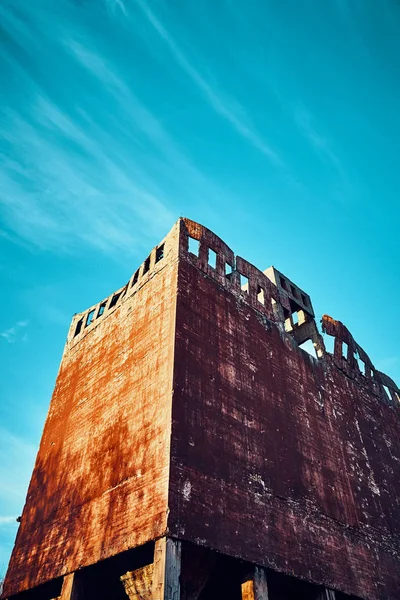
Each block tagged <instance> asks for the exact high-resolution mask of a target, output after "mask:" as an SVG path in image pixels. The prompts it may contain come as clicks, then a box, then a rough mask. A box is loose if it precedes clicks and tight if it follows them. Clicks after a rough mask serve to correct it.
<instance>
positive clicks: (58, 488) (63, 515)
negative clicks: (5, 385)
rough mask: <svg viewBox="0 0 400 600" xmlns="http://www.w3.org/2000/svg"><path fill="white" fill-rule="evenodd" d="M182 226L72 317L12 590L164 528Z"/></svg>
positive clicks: (8, 587)
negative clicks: (124, 279) (114, 289)
mask: <svg viewBox="0 0 400 600" xmlns="http://www.w3.org/2000/svg"><path fill="white" fill-rule="evenodd" d="M177 235H178V226H175V227H174V229H173V230H172V232H171V233H170V234H169V235H168V236H167V238H166V239H165V240H164V247H163V248H161V247H160V246H159V248H158V249H154V250H153V252H152V254H151V255H150V260H149V261H148V262H146V261H145V262H144V264H143V265H142V267H141V268H140V271H138V273H137V274H135V275H134V276H133V277H132V278H131V280H130V282H129V284H128V286H125V287H124V288H122V290H120V291H119V292H120V295H119V296H118V294H113V295H112V296H110V298H109V299H107V300H106V301H105V302H103V303H99V305H98V306H97V309H96V310H97V313H96V314H93V313H92V309H93V307H92V308H91V309H90V310H89V311H85V313H83V314H81V315H76V316H75V317H74V319H73V322H72V325H71V329H70V333H69V336H68V342H67V345H66V348H65V352H64V357H63V360H62V364H61V367H60V371H59V374H58V377H57V382H56V387H55V390H54V395H53V398H52V401H51V406H50V411H49V414H48V417H47V421H46V425H45V428H44V433H43V437H42V440H41V444H40V450H39V453H38V457H37V461H36V465H35V469H34V473H33V477H32V480H31V483H30V486H29V491H28V495H27V501H26V505H25V508H24V511H23V515H22V521H21V525H20V529H19V532H18V536H17V540H16V545H15V548H14V552H13V554H12V558H11V562H10V566H9V570H8V573H7V577H6V581H5V589H4V595H5V596H10V595H13V594H16V593H17V592H20V591H21V590H25V589H27V588H30V587H33V586H36V585H38V584H40V583H42V582H45V581H48V580H50V579H52V578H54V577H58V576H60V575H62V574H65V573H68V572H71V571H73V570H76V569H78V568H80V567H82V566H85V565H89V564H91V563H95V562H96V561H98V560H100V559H103V558H106V557H109V556H112V555H115V554H117V553H119V552H121V551H123V550H126V549H128V548H131V547H133V546H136V545H139V544H142V543H144V542H146V541H147V540H150V539H154V538H156V537H157V536H160V535H162V534H164V532H165V530H166V519H167V496H168V474H169V443H170V422H171V398H172V373H173V347H174V330H175V307H176V280H177V257H178V253H177V248H178V238H177ZM160 250H163V256H161V258H160ZM161 254H162V252H161ZM147 269H148V270H147ZM146 271H147V272H146ZM117 296H118V297H117ZM115 298H117V299H116V300H115ZM101 304H104V306H103V308H102V309H100V306H101ZM96 316H97V318H95V317H96ZM92 319H93V320H92ZM79 323H80V326H79ZM86 323H89V324H88V325H87V326H86ZM77 332H78V333H77Z"/></svg>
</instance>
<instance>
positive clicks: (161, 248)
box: [156, 244, 164, 263]
mask: <svg viewBox="0 0 400 600" xmlns="http://www.w3.org/2000/svg"><path fill="white" fill-rule="evenodd" d="M163 258H164V244H161V246H159V247H158V248H157V249H156V263H158V262H159V261H160V260H162V259H163Z"/></svg>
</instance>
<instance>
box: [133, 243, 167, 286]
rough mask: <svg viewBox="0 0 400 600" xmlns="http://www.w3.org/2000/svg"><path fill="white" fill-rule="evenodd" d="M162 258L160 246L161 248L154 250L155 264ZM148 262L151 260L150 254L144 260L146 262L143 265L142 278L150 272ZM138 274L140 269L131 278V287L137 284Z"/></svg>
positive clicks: (162, 250)
mask: <svg viewBox="0 0 400 600" xmlns="http://www.w3.org/2000/svg"><path fill="white" fill-rule="evenodd" d="M163 258H164V244H161V246H159V247H158V248H156V259H155V263H158V262H160V260H162V259H163ZM150 260H151V254H150V255H149V256H148V257H147V258H146V260H145V261H144V263H143V270H142V276H143V275H146V273H147V272H148V271H149V270H150ZM139 272H140V268H139V269H138V270H137V271H136V273H135V274H134V276H133V279H132V287H133V286H134V285H135V284H136V283H137V282H138V279H139Z"/></svg>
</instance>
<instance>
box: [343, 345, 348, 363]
mask: <svg viewBox="0 0 400 600" xmlns="http://www.w3.org/2000/svg"><path fill="white" fill-rule="evenodd" d="M348 357H349V346H348V345H347V344H346V342H342V358H344V360H347V359H348Z"/></svg>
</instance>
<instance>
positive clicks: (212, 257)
mask: <svg viewBox="0 0 400 600" xmlns="http://www.w3.org/2000/svg"><path fill="white" fill-rule="evenodd" d="M188 250H189V252H190V253H191V254H194V255H195V256H197V257H198V256H199V250H200V241H199V240H195V239H194V238H192V237H190V236H189V244H188ZM208 265H209V266H210V267H211V268H212V269H216V268H217V253H216V252H215V251H214V250H212V249H211V248H209V249H208ZM232 274H233V266H232V265H230V264H229V263H227V262H226V263H225V277H227V278H228V279H230V278H231V276H232ZM239 283H240V288H241V289H242V291H243V292H245V293H246V294H248V293H249V278H248V277H246V276H245V275H243V274H242V273H239ZM257 300H258V301H259V303H260V304H263V305H265V291H264V290H263V288H262V287H261V286H258V288H257ZM271 300H272V304H275V302H276V301H275V300H274V299H273V298H272V299H271Z"/></svg>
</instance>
